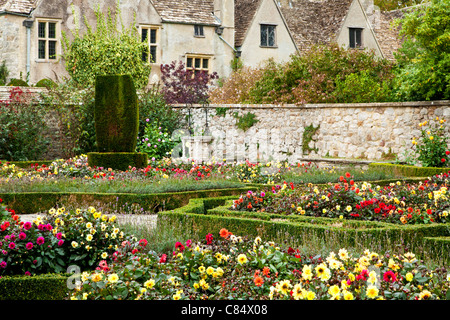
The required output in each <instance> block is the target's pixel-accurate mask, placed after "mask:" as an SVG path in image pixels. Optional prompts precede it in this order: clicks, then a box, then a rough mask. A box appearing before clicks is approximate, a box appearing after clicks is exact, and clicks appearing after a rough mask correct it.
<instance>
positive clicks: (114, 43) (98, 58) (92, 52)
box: [63, 6, 151, 89]
mask: <svg viewBox="0 0 450 320" xmlns="http://www.w3.org/2000/svg"><path fill="white" fill-rule="evenodd" d="M120 14H121V13H120V9H119V7H118V6H117V8H116V15H117V16H113V15H112V14H111V11H109V12H108V16H107V17H105V15H104V14H103V13H101V12H100V10H98V11H96V17H97V21H96V26H95V28H93V27H91V26H90V25H87V26H86V27H87V33H86V34H84V35H80V34H79V30H78V29H77V30H76V33H74V34H73V38H74V39H73V40H72V41H70V40H69V38H68V37H67V36H66V35H65V34H63V39H64V41H63V47H64V55H63V57H64V60H65V61H66V70H67V72H68V73H69V75H70V76H71V78H72V79H73V80H74V81H75V82H76V83H78V84H80V85H83V86H93V85H94V83H95V77H96V76H97V75H108V74H109V75H110V74H129V75H131V76H132V78H133V80H134V82H135V85H136V87H137V88H138V89H141V88H143V87H144V86H146V85H147V84H148V77H149V75H150V71H151V68H150V64H149V63H148V62H146V61H143V60H142V53H143V52H146V51H148V45H147V44H146V43H145V42H142V41H141V39H140V37H139V33H138V32H137V29H136V27H135V26H134V25H131V26H130V27H128V28H126V27H125V26H124V25H121V26H119V25H118V24H119V22H118V21H120ZM118 18H119V19H118ZM94 29H95V31H94Z"/></svg>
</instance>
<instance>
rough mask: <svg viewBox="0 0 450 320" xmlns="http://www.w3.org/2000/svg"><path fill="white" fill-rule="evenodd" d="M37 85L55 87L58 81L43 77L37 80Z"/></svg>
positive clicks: (48, 87)
mask: <svg viewBox="0 0 450 320" xmlns="http://www.w3.org/2000/svg"><path fill="white" fill-rule="evenodd" d="M35 87H39V88H47V89H50V88H55V87H56V83H55V82H54V81H53V80H51V79H41V80H39V81H38V82H36V84H35Z"/></svg>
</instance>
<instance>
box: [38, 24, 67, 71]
mask: <svg viewBox="0 0 450 320" xmlns="http://www.w3.org/2000/svg"><path fill="white" fill-rule="evenodd" d="M41 24H45V31H44V36H41V34H40V31H41V30H40V26H41ZM50 24H54V25H55V30H54V33H55V34H54V37H50ZM36 26H37V27H36V39H37V42H36V46H37V48H36V49H37V50H36V51H37V59H36V61H37V62H57V61H58V56H59V55H60V54H61V45H60V43H61V20H59V19H48V18H36ZM42 42H43V43H44V50H45V52H44V57H42V56H41V52H40V48H41V43H42ZM50 43H54V45H55V47H54V49H53V51H54V55H50V51H51V50H50Z"/></svg>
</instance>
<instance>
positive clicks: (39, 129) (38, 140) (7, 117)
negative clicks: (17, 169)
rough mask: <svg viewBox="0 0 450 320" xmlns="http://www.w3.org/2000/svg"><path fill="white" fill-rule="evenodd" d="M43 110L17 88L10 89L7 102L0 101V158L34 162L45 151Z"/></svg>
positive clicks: (28, 95) (45, 139) (46, 142)
mask: <svg viewBox="0 0 450 320" xmlns="http://www.w3.org/2000/svg"><path fill="white" fill-rule="evenodd" d="M45 115H46V113H45V110H44V109H43V107H42V106H41V105H38V104H37V103H35V102H34V101H33V98H32V96H31V95H30V94H29V93H28V92H25V91H22V89H20V88H12V89H11V90H10V98H9V100H8V101H4V102H1V101H0V123H1V126H0V159H5V160H9V161H22V160H37V159H39V158H40V157H41V156H42V155H43V154H44V153H45V151H46V149H47V145H48V141H47V138H46V137H45V134H43V133H44V132H45V130H46V128H47V125H46V122H45V120H44V118H45Z"/></svg>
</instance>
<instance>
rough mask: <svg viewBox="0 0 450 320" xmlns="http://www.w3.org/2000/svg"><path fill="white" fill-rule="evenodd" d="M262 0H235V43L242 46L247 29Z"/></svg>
mask: <svg viewBox="0 0 450 320" xmlns="http://www.w3.org/2000/svg"><path fill="white" fill-rule="evenodd" d="M261 1H262V0H235V1H234V24H235V34H234V44H235V46H236V47H240V46H242V43H243V42H244V38H245V34H246V33H247V29H248V28H249V27H250V24H251V22H252V20H253V17H254V16H255V13H256V11H257V9H258V8H259V5H260V3H261Z"/></svg>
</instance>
